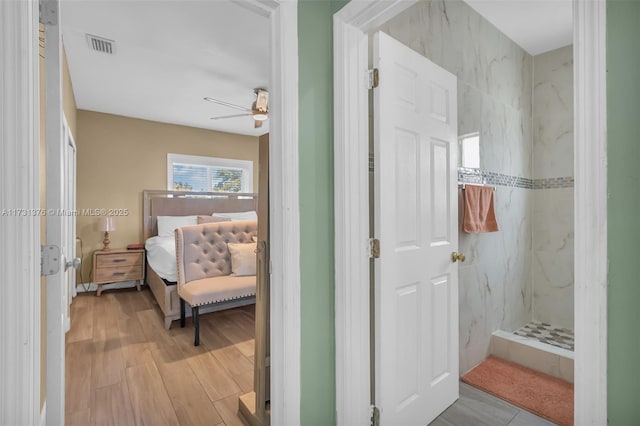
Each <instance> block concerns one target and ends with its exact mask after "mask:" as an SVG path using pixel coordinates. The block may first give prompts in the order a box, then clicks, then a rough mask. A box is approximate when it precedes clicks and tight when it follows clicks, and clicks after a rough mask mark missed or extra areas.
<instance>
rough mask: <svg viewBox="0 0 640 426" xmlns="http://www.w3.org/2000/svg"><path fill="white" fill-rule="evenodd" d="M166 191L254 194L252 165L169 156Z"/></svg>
mask: <svg viewBox="0 0 640 426" xmlns="http://www.w3.org/2000/svg"><path fill="white" fill-rule="evenodd" d="M167 189H168V190H170V191H195V192H243V193H253V161H248V160H231V159H229V158H216V157H199V156H195V155H182V154H167Z"/></svg>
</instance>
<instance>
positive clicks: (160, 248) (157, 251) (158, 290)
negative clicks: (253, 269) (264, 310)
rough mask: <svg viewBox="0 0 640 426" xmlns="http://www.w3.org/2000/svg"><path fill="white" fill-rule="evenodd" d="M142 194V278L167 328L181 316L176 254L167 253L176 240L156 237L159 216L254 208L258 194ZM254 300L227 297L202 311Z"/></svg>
mask: <svg viewBox="0 0 640 426" xmlns="http://www.w3.org/2000/svg"><path fill="white" fill-rule="evenodd" d="M142 195H143V196H142V198H143V217H142V221H143V222H142V229H143V237H144V241H145V245H146V243H147V242H148V241H152V243H151V244H149V248H148V250H147V256H146V257H147V261H146V274H145V280H146V284H147V285H148V286H149V288H150V289H151V292H152V293H153V296H154V297H155V299H156V301H157V302H158V305H159V307H160V309H161V310H162V313H163V315H164V326H165V328H167V329H169V328H170V327H171V323H172V322H173V321H174V320H177V319H180V299H179V297H178V293H177V291H176V276H175V270H176V268H175V266H176V259H175V254H173V255H171V254H169V253H175V242H174V240H172V239H171V238H167V237H161V238H157V237H159V236H158V217H159V216H165V217H166V216H211V214H212V213H230V212H246V211H255V210H256V209H257V207H258V196H257V194H234V193H217V192H185V191H162V190H145V191H143V192H142ZM171 249H173V252H172V251H171ZM149 255H151V256H149ZM152 264H153V265H154V266H155V267H154V266H152ZM172 273H173V275H172ZM254 302H255V299H254V301H251V300H250V299H247V300H245V299H243V300H238V301H229V302H228V303H227V302H225V303H224V304H217V305H212V306H207V307H206V308H204V307H203V309H202V310H201V313H203V314H204V313H207V312H213V311H218V310H220V309H228V308H232V307H235V306H241V305H246V304H248V303H254Z"/></svg>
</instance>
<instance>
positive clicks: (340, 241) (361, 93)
mask: <svg viewBox="0 0 640 426" xmlns="http://www.w3.org/2000/svg"><path fill="white" fill-rule="evenodd" d="M415 3H417V0H392V1H387V0H375V1H371V2H356V1H351V2H349V3H348V4H347V5H345V6H344V7H343V8H342V9H341V10H340V11H338V12H337V13H336V14H335V15H334V18H333V24H334V25H333V28H334V29H333V36H334V37H333V40H334V46H333V49H334V55H333V61H334V76H333V77H334V80H333V81H334V191H335V200H334V203H335V311H336V318H335V333H336V410H337V423H338V424H339V425H350V424H368V423H369V421H370V418H371V399H370V387H371V382H370V372H371V362H370V343H371V342H370V327H369V318H370V306H369V252H368V239H369V178H368V170H369V167H368V164H369V124H368V117H369V109H368V89H367V74H366V71H367V69H368V66H369V60H368V35H367V33H368V31H369V30H371V29H373V28H375V27H377V26H378V25H380V24H382V23H384V22H386V21H388V20H389V19H391V18H393V17H394V16H396V15H398V14H399V13H400V12H402V11H403V10H405V9H407V8H408V7H410V6H412V5H413V4H415ZM573 18H574V30H573V34H574V35H573V37H574V100H575V102H574V127H575V131H574V141H580V143H576V142H574V160H575V161H574V164H575V187H574V194H575V195H574V196H575V205H574V211H575V213H574V215H575V222H574V226H575V243H574V244H575V264H574V270H575V274H574V276H575V284H574V285H575V290H574V299H575V302H574V303H575V333H576V340H577V341H578V342H579V344H578V345H577V346H576V351H575V367H574V368H575V372H576V373H575V377H576V379H575V406H574V409H575V419H576V424H585V425H586V424H589V425H596V424H605V423H606V418H607V375H606V371H607V356H606V353H607V297H606V296H607V267H606V265H607V247H606V244H607V202H606V189H607V188H606V185H607V183H606V173H607V172H606V143H607V141H606V112H607V111H606V73H605V70H606V50H605V46H606V38H605V36H606V1H605V0H595V1H593V2H582V1H579V0H574V1H573Z"/></svg>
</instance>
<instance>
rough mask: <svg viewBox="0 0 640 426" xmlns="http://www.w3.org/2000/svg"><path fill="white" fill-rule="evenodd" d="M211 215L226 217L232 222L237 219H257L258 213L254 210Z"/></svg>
mask: <svg viewBox="0 0 640 426" xmlns="http://www.w3.org/2000/svg"><path fill="white" fill-rule="evenodd" d="M211 216H213V217H216V218H219V219H228V220H230V221H232V222H237V221H239V220H258V214H257V213H256V212H255V211H254V210H251V211H248V212H237V213H213V214H212V215H211Z"/></svg>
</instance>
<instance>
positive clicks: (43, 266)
mask: <svg viewBox="0 0 640 426" xmlns="http://www.w3.org/2000/svg"><path fill="white" fill-rule="evenodd" d="M59 270H60V247H58V246H40V276H43V277H45V276H47V275H55V274H57V273H58V271H59Z"/></svg>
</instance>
